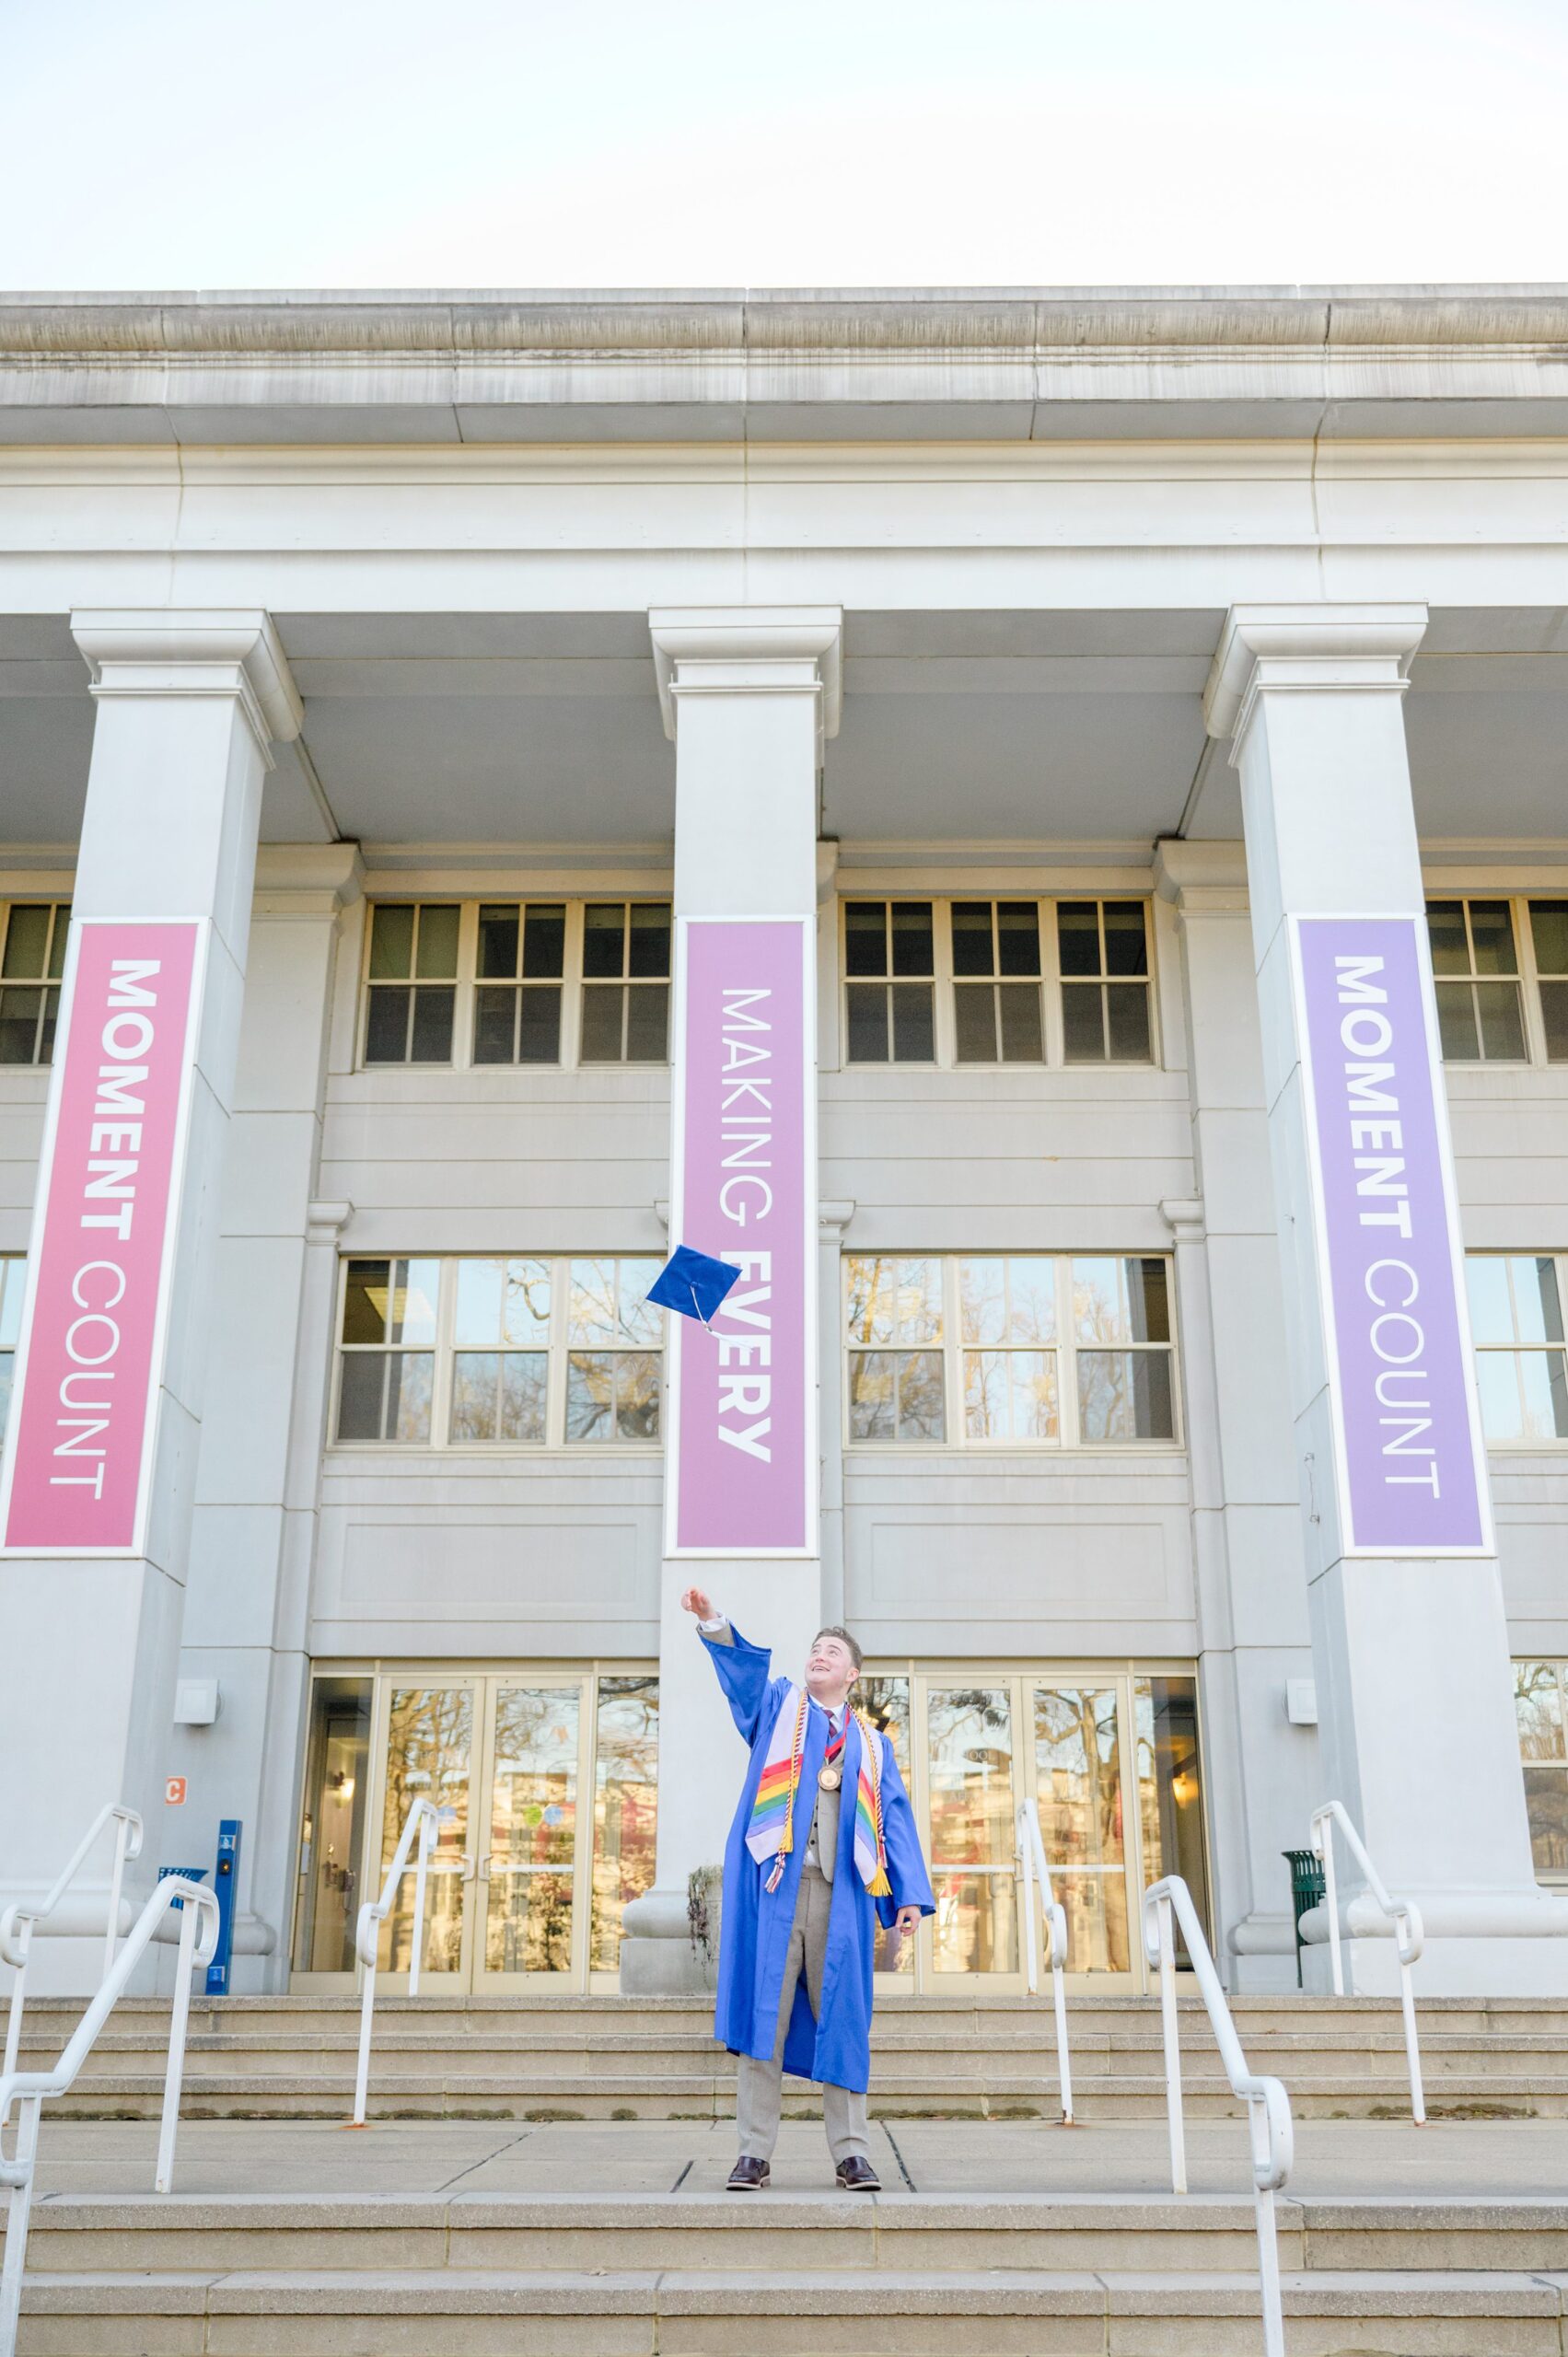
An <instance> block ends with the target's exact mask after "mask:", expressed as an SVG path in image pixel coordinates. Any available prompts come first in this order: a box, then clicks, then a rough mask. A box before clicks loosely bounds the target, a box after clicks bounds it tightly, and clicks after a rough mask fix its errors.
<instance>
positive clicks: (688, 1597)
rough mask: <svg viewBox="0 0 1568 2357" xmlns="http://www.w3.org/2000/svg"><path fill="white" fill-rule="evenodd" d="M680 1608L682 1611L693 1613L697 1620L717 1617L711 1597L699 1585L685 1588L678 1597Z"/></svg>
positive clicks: (715, 1618)
mask: <svg viewBox="0 0 1568 2357" xmlns="http://www.w3.org/2000/svg"><path fill="white" fill-rule="evenodd" d="M680 1609H681V1610H682V1612H691V1613H694V1614H695V1615H696V1617H697V1619H698V1620H717V1619H718V1614H717V1613H716V1612H715V1611H714V1600H713V1597H712V1596H707V1595H705V1594H704V1593H703V1590H702V1589H701V1588H700V1587H689V1588H688V1589H687V1591H686V1593H685V1595H684V1596H682V1597H681V1599H680Z"/></svg>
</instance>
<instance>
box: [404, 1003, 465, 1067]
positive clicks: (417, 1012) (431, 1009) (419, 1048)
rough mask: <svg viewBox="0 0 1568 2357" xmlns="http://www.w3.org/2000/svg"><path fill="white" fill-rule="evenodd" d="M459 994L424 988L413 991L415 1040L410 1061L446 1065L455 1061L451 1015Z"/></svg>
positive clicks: (454, 1009) (410, 1051) (413, 1040)
mask: <svg viewBox="0 0 1568 2357" xmlns="http://www.w3.org/2000/svg"><path fill="white" fill-rule="evenodd" d="M457 1003H458V994H457V993H456V991H453V990H423V991H415V993H414V994H413V1039H412V1043H411V1045H410V1049H409V1062H411V1063H415V1064H446V1063H450V1062H451V1061H452V1016H453V1015H454V1013H455V1011H456V1008H457Z"/></svg>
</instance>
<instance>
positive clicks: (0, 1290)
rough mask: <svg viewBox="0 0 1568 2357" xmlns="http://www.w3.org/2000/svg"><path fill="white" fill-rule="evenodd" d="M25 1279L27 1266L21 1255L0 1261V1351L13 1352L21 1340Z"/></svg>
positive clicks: (25, 1288)
mask: <svg viewBox="0 0 1568 2357" xmlns="http://www.w3.org/2000/svg"><path fill="white" fill-rule="evenodd" d="M27 1279H28V1264H27V1261H26V1260H25V1259H24V1258H23V1257H22V1256H21V1254H19V1253H18V1254H17V1256H16V1257H15V1258H14V1259H10V1260H0V1350H6V1351H14V1350H15V1349H16V1347H17V1342H18V1341H20V1340H21V1333H22V1297H23V1295H24V1294H25V1293H26V1291H27Z"/></svg>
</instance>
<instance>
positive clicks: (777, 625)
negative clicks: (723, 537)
mask: <svg viewBox="0 0 1568 2357" xmlns="http://www.w3.org/2000/svg"><path fill="white" fill-rule="evenodd" d="M843 629H844V618H843V611H842V608H841V607H838V606H654V607H651V608H650V609H649V612H648V632H649V635H650V636H651V637H652V639H653V643H654V676H655V678H656V680H657V681H658V698H659V710H660V711H661V713H662V714H663V715H664V733H665V735H666V736H667V737H669V738H670V740H671V742H673V741H674V737H675V730H676V719H677V713H678V709H679V699H680V698H681V697H682V696H690V695H710V696H712V695H731V696H733V695H772V696H777V695H809V696H814V697H815V698H816V699H817V746H818V754H819V758H820V754H821V748H822V744H823V741H824V739H825V738H827V737H836V736H837V735H838V733H839V715H840V713H841V711H842V704H843Z"/></svg>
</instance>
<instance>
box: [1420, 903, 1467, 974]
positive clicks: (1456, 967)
mask: <svg viewBox="0 0 1568 2357" xmlns="http://www.w3.org/2000/svg"><path fill="white" fill-rule="evenodd" d="M1426 930H1427V934H1428V935H1429V937H1430V939H1431V942H1432V970H1433V972H1434V974H1468V973H1469V970H1470V952H1469V942H1468V941H1467V940H1466V938H1465V908H1464V902H1463V901H1462V900H1428V902H1427V904H1426Z"/></svg>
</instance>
